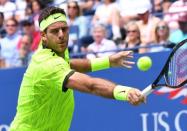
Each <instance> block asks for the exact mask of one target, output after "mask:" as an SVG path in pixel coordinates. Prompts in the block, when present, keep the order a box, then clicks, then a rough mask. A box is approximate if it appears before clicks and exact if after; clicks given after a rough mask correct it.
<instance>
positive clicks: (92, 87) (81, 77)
mask: <svg viewBox="0 0 187 131" xmlns="http://www.w3.org/2000/svg"><path fill="white" fill-rule="evenodd" d="M65 86H66V87H68V88H72V89H74V90H78V91H81V92H85V93H91V94H94V95H98V96H102V97H106V98H112V99H115V97H114V90H115V88H116V87H117V85H116V84H115V83H113V82H111V81H108V80H105V79H101V78H94V77H90V76H88V75H86V74H82V73H78V72H75V73H73V74H72V75H71V76H70V77H69V79H68V80H67V83H66V85H65ZM123 91H124V92H125V91H128V95H127V97H128V101H129V102H130V103H131V104H133V105H138V104H140V103H142V102H143V101H144V96H142V94H141V91H140V90H138V89H135V88H131V89H130V90H126V88H124V90H123Z"/></svg>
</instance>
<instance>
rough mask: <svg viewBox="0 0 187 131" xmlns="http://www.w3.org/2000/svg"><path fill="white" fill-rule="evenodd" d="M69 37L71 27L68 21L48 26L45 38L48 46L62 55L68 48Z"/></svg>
mask: <svg viewBox="0 0 187 131" xmlns="http://www.w3.org/2000/svg"><path fill="white" fill-rule="evenodd" d="M68 39H69V28H68V25H67V23H66V22H55V23H53V24H51V25H50V26H48V28H47V30H46V33H44V35H43V40H44V42H45V43H46V44H47V47H48V48H51V49H53V50H54V51H55V52H56V53H57V54H59V55H62V54H63V53H64V51H65V49H66V48H67V44H68Z"/></svg>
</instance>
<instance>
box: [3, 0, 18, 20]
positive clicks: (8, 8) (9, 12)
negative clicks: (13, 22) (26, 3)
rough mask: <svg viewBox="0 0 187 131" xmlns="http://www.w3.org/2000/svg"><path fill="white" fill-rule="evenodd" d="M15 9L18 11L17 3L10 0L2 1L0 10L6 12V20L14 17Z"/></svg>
mask: <svg viewBox="0 0 187 131" xmlns="http://www.w3.org/2000/svg"><path fill="white" fill-rule="evenodd" d="M15 11H16V4H15V3H13V2H10V1H9V0H1V1H0V12H3V13H4V16H5V20H7V19H8V18H10V17H13V16H14V13H15Z"/></svg>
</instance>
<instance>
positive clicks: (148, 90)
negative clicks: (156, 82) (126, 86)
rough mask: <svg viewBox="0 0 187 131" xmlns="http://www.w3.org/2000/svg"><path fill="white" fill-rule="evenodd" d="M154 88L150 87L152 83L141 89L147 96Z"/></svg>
mask: <svg viewBox="0 0 187 131" xmlns="http://www.w3.org/2000/svg"><path fill="white" fill-rule="evenodd" d="M153 90H154V89H152V85H149V86H148V87H146V88H145V89H144V90H143V91H142V94H143V95H144V96H148V95H149V94H151V93H152V92H153Z"/></svg>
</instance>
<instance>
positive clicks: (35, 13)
mask: <svg viewBox="0 0 187 131" xmlns="http://www.w3.org/2000/svg"><path fill="white" fill-rule="evenodd" d="M43 8H45V6H44V5H43V3H42V2H41V1H40V0H32V1H31V9H32V17H33V20H34V25H35V28H36V30H39V23H38V17H39V15H40V11H41V10H42V9H43Z"/></svg>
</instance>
